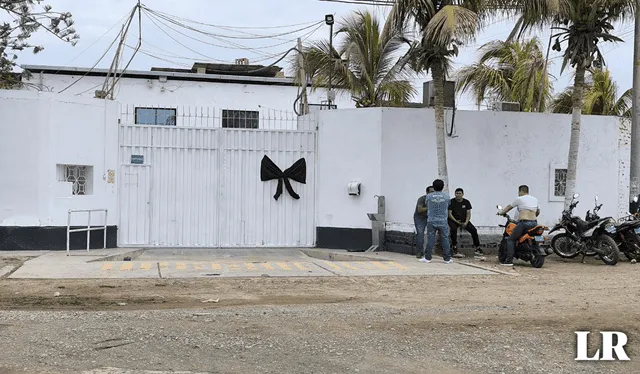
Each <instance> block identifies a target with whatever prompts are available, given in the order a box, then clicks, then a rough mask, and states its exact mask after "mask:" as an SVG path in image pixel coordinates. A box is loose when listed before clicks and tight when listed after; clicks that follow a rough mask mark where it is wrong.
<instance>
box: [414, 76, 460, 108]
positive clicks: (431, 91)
mask: <svg viewBox="0 0 640 374" xmlns="http://www.w3.org/2000/svg"><path fill="white" fill-rule="evenodd" d="M435 103H436V91H435V86H434V84H433V81H429V82H424V84H423V86H422V104H423V106H425V107H429V108H432V107H434V106H435ZM455 105H456V82H453V81H445V82H444V107H445V108H450V109H453V108H454V107H455Z"/></svg>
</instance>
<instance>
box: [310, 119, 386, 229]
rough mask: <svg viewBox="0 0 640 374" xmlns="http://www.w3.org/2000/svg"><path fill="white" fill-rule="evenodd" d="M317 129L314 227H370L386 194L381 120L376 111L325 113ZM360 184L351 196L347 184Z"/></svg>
mask: <svg viewBox="0 0 640 374" xmlns="http://www.w3.org/2000/svg"><path fill="white" fill-rule="evenodd" d="M320 118H321V119H322V123H320V124H319V129H318V158H319V159H318V174H317V186H316V212H317V221H316V226H324V227H348V228H370V227H371V222H370V221H369V218H367V215H366V213H377V211H378V200H377V199H376V198H374V195H380V193H381V191H382V157H381V146H382V137H381V135H382V132H381V125H382V124H381V118H382V117H381V115H380V111H379V110H378V109H376V108H367V109H345V110H330V111H322V112H321V116H320ZM351 181H358V182H360V183H361V195H360V196H350V195H349V194H348V192H347V187H348V184H349V182H351Z"/></svg>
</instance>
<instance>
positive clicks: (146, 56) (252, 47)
mask: <svg viewBox="0 0 640 374" xmlns="http://www.w3.org/2000/svg"><path fill="white" fill-rule="evenodd" d="M46 3H48V4H50V5H51V6H52V7H53V8H54V10H57V11H69V12H71V13H72V14H73V16H74V20H75V22H76V25H75V27H76V29H77V32H78V33H79V34H80V37H81V39H80V42H79V43H78V44H77V45H76V46H75V47H72V46H70V45H67V44H65V43H63V42H61V41H59V40H57V39H55V38H54V37H52V36H50V35H47V34H46V33H45V32H42V31H41V32H39V33H37V34H35V35H34V37H33V38H32V40H31V41H32V42H33V43H34V44H43V45H44V46H45V50H44V51H42V52H40V53H38V54H37V55H34V54H32V53H27V52H23V53H22V54H20V55H19V62H20V63H21V64H26V65H55V66H65V67H91V66H94V64H96V62H97V63H98V64H97V67H98V68H108V67H109V65H110V64H111V61H112V60H113V57H114V55H115V49H116V45H117V42H116V43H115V44H114V46H113V47H111V49H110V50H109V51H108V53H107V54H106V55H105V57H104V58H103V59H102V60H101V61H99V62H98V60H99V59H100V58H101V56H102V55H103V54H104V53H105V51H107V50H108V48H109V45H110V44H111V43H112V42H113V41H114V40H115V38H116V36H117V34H118V33H119V32H120V29H121V27H122V25H123V24H124V21H125V19H126V17H127V16H128V14H129V13H130V11H131V9H132V8H133V7H134V5H135V4H136V1H135V0H90V1H78V0H47V1H46ZM143 4H145V5H146V6H147V7H148V8H150V9H152V10H153V11H155V12H158V13H164V14H165V16H164V17H168V18H169V19H173V20H174V22H177V23H179V24H180V23H181V24H183V25H185V26H187V27H188V28H184V27H182V26H180V25H177V24H175V23H170V22H169V21H167V20H166V19H163V18H161V17H162V15H160V16H158V15H157V14H156V15H148V14H147V13H144V14H143V16H142V33H141V35H142V49H141V52H139V53H138V54H137V55H136V56H135V58H134V60H133V61H132V63H131V65H130V67H129V69H133V70H149V69H150V68H151V67H152V66H158V67H160V66H162V67H185V66H189V67H190V66H191V65H192V64H193V62H195V61H206V60H209V61H215V60H218V61H220V62H230V63H233V61H234V60H235V59H236V58H241V57H246V58H248V59H249V60H250V61H251V62H254V63H257V64H264V65H268V64H270V63H272V62H274V61H275V60H277V59H278V57H280V56H282V55H283V54H284V52H286V51H287V50H288V49H289V48H291V47H293V46H295V44H296V38H298V37H301V38H303V39H306V40H313V39H321V38H327V37H328V35H329V27H328V26H326V25H324V24H323V23H320V24H318V25H313V24H314V23H317V22H321V21H323V19H324V15H325V14H335V16H336V20H337V22H340V20H341V18H342V17H344V16H346V15H348V14H349V12H350V11H352V10H355V9H363V8H369V9H371V10H373V11H375V12H377V13H378V14H379V15H381V16H384V14H385V12H386V8H384V7H373V6H363V5H352V4H344V3H336V2H325V1H320V0H272V1H265V0H243V1H234V0H180V1H178V0H147V1H146V2H143ZM187 4H188V5H187ZM7 19H8V18H7V15H6V14H0V21H4V20H7ZM291 25H297V26H291ZM279 26H288V27H279ZM512 27H513V20H510V19H502V18H497V19H496V20H494V21H492V24H491V25H490V26H489V27H487V28H486V29H485V30H483V32H482V33H481V34H479V35H478V38H477V40H476V41H475V42H474V43H472V44H470V45H468V46H467V47H466V48H464V49H463V50H462V51H461V53H460V55H459V56H458V58H456V60H455V67H454V68H455V69H458V68H460V67H462V66H464V65H467V64H471V63H473V62H474V59H475V58H476V57H477V55H478V53H477V52H478V51H477V49H478V47H480V46H481V45H482V44H484V43H486V42H488V41H491V40H503V39H504V38H506V36H507V35H508V34H509V32H510V31H511V29H512ZM189 28H190V29H189ZM138 34H139V33H138V22H137V20H136V21H134V23H133V24H132V25H131V29H130V31H129V34H128V39H127V42H126V44H127V45H128V46H130V47H128V48H126V51H125V61H128V60H129V58H130V56H131V55H132V52H133V50H132V48H131V47H134V46H135V45H136V43H137V41H138ZM616 34H617V35H619V36H621V37H622V39H624V40H625V43H620V44H604V45H602V46H601V48H602V51H603V52H604V53H605V59H606V62H607V65H608V67H609V69H610V70H611V72H612V75H613V77H614V79H615V80H616V81H617V83H618V86H619V87H618V95H620V94H621V93H622V92H623V91H624V90H626V89H628V88H631V85H632V60H633V23H631V22H630V23H626V24H622V25H617V32H616ZM262 36H264V37H262ZM537 36H538V37H539V38H540V40H541V43H542V44H543V46H544V48H546V46H547V42H548V38H549V33H548V32H543V33H541V34H539V35H537ZM249 38H250V39H249ZM550 58H551V65H550V72H551V73H552V74H553V75H554V82H553V83H554V90H555V91H556V92H559V91H561V90H562V89H563V88H564V87H566V86H567V85H568V84H570V83H571V81H572V71H571V69H568V70H566V71H565V72H564V73H563V74H562V75H560V67H561V63H562V60H561V58H560V56H559V54H558V53H556V52H554V51H551V55H550ZM285 61H286V60H285ZM285 61H283V62H281V63H279V64H278V65H279V66H281V67H283V68H285V69H286V71H287V73H288V72H289V69H288V67H287V64H286V62H285ZM429 79H430V77H429V76H422V77H416V78H415V85H416V88H417V89H418V92H419V94H418V95H419V96H418V97H416V98H415V99H414V101H421V98H422V82H424V81H427V80H429ZM457 103H458V109H461V110H472V109H476V108H477V107H476V105H475V104H474V101H473V99H472V98H471V97H470V96H469V95H466V94H464V95H461V96H459V97H458V101H457ZM483 109H484V108H483Z"/></svg>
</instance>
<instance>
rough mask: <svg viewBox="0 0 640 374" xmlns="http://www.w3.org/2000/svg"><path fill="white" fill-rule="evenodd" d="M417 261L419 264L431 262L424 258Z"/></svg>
mask: <svg viewBox="0 0 640 374" xmlns="http://www.w3.org/2000/svg"><path fill="white" fill-rule="evenodd" d="M418 261H420V262H426V263H429V262H431V260H427V259H426V258H424V257H423V258H421V259H419V260H418Z"/></svg>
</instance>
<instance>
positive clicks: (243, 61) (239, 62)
mask: <svg viewBox="0 0 640 374" xmlns="http://www.w3.org/2000/svg"><path fill="white" fill-rule="evenodd" d="M236 65H249V59H248V58H244V57H243V58H236Z"/></svg>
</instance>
